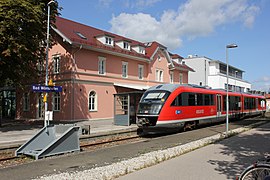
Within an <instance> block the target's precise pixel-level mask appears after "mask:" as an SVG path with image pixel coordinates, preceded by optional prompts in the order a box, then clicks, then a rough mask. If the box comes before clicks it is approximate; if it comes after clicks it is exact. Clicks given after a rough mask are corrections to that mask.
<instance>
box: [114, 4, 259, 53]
mask: <svg viewBox="0 0 270 180" xmlns="http://www.w3.org/2000/svg"><path fill="white" fill-rule="evenodd" d="M157 1H158V0H149V1H146V0H141V1H140V0H139V1H136V2H137V3H139V2H140V3H141V4H147V3H148V4H151V3H156V2H157ZM258 11H259V8H258V7H257V6H255V5H249V4H248V1H247V0H237V1H235V0H207V2H206V1H201V0H189V1H187V2H186V3H184V4H182V5H180V6H179V8H178V10H176V11H174V10H166V11H164V12H163V14H162V16H161V17H160V20H157V19H156V18H155V17H152V16H151V15H149V14H144V13H138V14H127V13H121V14H119V15H118V16H114V17H113V18H112V20H111V21H110V23H111V25H112V27H111V30H112V31H113V32H115V33H117V34H121V35H123V36H126V37H130V38H133V39H136V40H139V41H142V42H147V41H158V42H160V43H162V44H163V45H165V46H167V47H168V48H169V49H171V50H173V49H176V48H178V47H179V46H181V45H182V38H183V37H188V38H196V37H199V36H207V35H209V34H210V33H212V32H214V31H215V29H216V27H218V26H220V25H224V24H228V23H232V22H240V23H242V24H243V25H244V26H246V27H252V25H253V22H254V20H255V17H256V14H257V13H258Z"/></svg>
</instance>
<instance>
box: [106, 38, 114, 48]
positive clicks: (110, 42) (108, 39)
mask: <svg viewBox="0 0 270 180" xmlns="http://www.w3.org/2000/svg"><path fill="white" fill-rule="evenodd" d="M105 44H107V45H111V46H112V45H113V39H112V38H111V37H108V36H106V37H105Z"/></svg>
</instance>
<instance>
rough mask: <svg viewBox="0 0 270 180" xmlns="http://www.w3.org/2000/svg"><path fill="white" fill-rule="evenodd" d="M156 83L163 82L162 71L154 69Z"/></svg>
mask: <svg viewBox="0 0 270 180" xmlns="http://www.w3.org/2000/svg"><path fill="white" fill-rule="evenodd" d="M156 81H158V82H163V70H160V69H156Z"/></svg>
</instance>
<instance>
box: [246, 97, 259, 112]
mask: <svg viewBox="0 0 270 180" xmlns="http://www.w3.org/2000/svg"><path fill="white" fill-rule="evenodd" d="M255 108H256V103H255V98H249V97H245V98H244V109H255Z"/></svg>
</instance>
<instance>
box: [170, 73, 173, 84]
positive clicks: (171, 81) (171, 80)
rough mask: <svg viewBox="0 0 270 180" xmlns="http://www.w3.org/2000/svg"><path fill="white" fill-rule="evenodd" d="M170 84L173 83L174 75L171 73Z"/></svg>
mask: <svg viewBox="0 0 270 180" xmlns="http://www.w3.org/2000/svg"><path fill="white" fill-rule="evenodd" d="M170 83H171V84H173V83H174V73H173V72H172V71H171V72H170Z"/></svg>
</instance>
